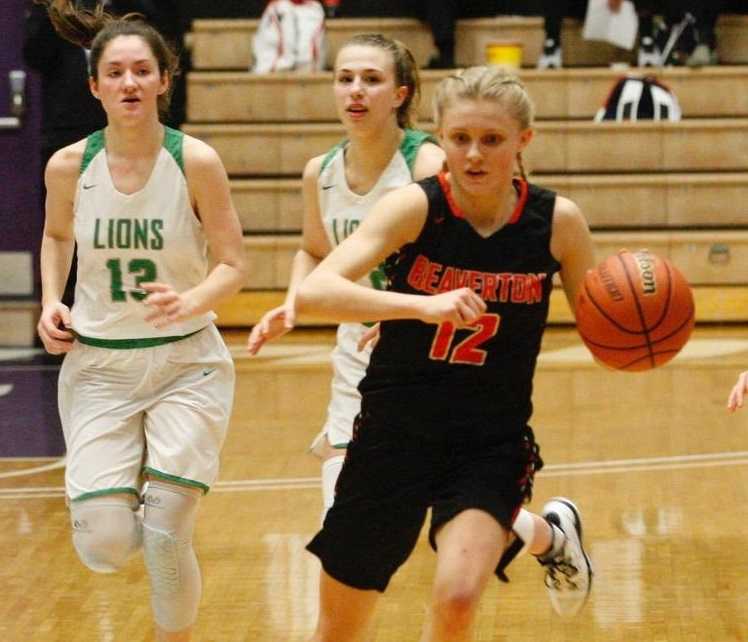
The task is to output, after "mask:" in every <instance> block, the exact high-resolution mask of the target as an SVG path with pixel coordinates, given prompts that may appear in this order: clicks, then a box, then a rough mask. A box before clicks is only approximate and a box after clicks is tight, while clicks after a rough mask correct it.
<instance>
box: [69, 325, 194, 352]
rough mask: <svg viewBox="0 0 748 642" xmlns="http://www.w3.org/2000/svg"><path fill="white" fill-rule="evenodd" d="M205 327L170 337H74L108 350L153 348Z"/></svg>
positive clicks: (76, 335)
mask: <svg viewBox="0 0 748 642" xmlns="http://www.w3.org/2000/svg"><path fill="white" fill-rule="evenodd" d="M204 329H205V328H200V330H195V331H194V332H190V333H189V334H182V335H179V336H171V337H149V338H147V339H96V338H94V337H84V336H82V335H80V334H77V333H76V334H75V338H76V339H77V340H78V341H80V342H81V343H83V344H85V345H87V346H93V347H94V348H109V349H110V350H133V349H135V348H154V347H156V346H162V345H165V344H167V343H174V342H175V341H181V340H182V339H187V338H188V337H191V336H192V335H194V334H197V333H198V332H201V331H202V330H204Z"/></svg>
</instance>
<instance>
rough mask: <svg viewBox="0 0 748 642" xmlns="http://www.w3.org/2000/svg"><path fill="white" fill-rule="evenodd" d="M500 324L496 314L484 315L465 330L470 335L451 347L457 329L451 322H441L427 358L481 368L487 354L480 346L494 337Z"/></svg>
mask: <svg viewBox="0 0 748 642" xmlns="http://www.w3.org/2000/svg"><path fill="white" fill-rule="evenodd" d="M500 324H501V317H500V316H499V315H498V314H484V315H483V316H481V317H479V318H478V319H477V320H476V321H475V322H474V323H473V324H471V326H470V327H469V328H467V330H468V331H469V332H470V334H469V335H468V336H467V337H465V338H464V339H463V340H462V341H460V342H459V343H458V344H457V345H455V346H454V347H453V345H452V344H453V343H454V338H455V333H456V332H457V327H456V326H455V324H454V323H452V322H451V321H443V322H442V323H440V324H439V325H438V326H437V328H436V335H435V336H434V340H433V342H432V343H431V352H430V353H429V358H430V359H434V360H435V361H446V360H449V363H462V364H466V365H470V366H482V365H483V364H484V363H485V362H486V357H487V356H488V353H487V352H486V351H485V350H482V349H481V348H480V346H481V345H482V344H483V343H485V342H486V341H488V340H489V339H490V338H491V337H493V336H495V335H496V333H497V332H498V331H499V325H500Z"/></svg>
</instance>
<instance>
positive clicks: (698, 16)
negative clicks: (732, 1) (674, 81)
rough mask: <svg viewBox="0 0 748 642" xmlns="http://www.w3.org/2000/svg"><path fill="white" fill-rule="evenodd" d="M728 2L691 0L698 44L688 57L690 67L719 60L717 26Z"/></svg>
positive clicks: (712, 63)
mask: <svg viewBox="0 0 748 642" xmlns="http://www.w3.org/2000/svg"><path fill="white" fill-rule="evenodd" d="M726 4H727V3H726V2H725V0H709V1H708V2H707V1H706V0H691V7H690V10H691V13H692V14H693V17H694V19H695V21H696V24H695V29H696V46H695V47H694V49H693V51H692V52H691V54H690V55H689V56H688V58H687V59H686V64H688V66H689V67H702V66H704V65H716V64H717V63H718V62H719V58H718V56H717V36H716V34H715V27H716V25H717V18H719V15H720V13H722V12H723V11H725V9H726Z"/></svg>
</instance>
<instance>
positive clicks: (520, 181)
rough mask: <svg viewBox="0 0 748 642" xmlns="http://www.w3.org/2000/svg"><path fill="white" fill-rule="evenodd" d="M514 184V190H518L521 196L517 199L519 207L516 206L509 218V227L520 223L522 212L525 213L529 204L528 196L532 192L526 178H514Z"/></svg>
mask: <svg viewBox="0 0 748 642" xmlns="http://www.w3.org/2000/svg"><path fill="white" fill-rule="evenodd" d="M512 183H513V184H514V189H516V190H517V194H518V195H519V198H518V199H517V205H515V207H514V211H513V212H512V215H511V216H510V217H509V220H508V221H507V223H508V224H509V225H512V224H514V223H516V222H517V221H519V219H520V216H522V212H524V211H525V204H526V203H527V195H528V193H529V192H530V188H529V185H528V184H527V181H526V180H525V179H524V178H514V179H512Z"/></svg>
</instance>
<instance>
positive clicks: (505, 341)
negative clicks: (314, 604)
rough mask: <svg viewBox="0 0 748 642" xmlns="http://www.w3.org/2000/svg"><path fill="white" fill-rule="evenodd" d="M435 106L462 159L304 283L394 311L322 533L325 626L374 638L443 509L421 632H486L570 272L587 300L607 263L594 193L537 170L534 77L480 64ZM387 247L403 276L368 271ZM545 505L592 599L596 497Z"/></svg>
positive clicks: (550, 575) (337, 313)
mask: <svg viewBox="0 0 748 642" xmlns="http://www.w3.org/2000/svg"><path fill="white" fill-rule="evenodd" d="M435 107H436V109H435V111H436V114H435V117H436V122H437V126H438V129H439V136H440V140H441V144H442V146H443V148H444V151H445V153H446V156H447V167H446V168H445V171H444V172H442V173H441V174H439V175H438V176H436V177H431V178H427V179H425V180H422V181H419V182H418V183H414V184H411V185H409V186H407V187H404V188H401V189H399V190H396V191H394V192H392V193H390V194H388V195H387V196H385V197H384V198H382V200H381V201H379V203H378V204H377V205H376V206H375V207H374V209H373V210H372V211H371V213H370V214H369V217H368V218H367V220H366V221H365V222H364V223H363V224H362V225H361V227H360V228H359V229H358V230H357V231H356V232H355V233H354V234H353V235H352V236H350V237H349V238H348V239H347V240H346V241H345V242H343V243H342V244H341V245H340V246H339V247H338V248H336V249H335V250H334V251H333V252H332V253H331V254H330V255H329V256H328V257H327V258H326V259H325V260H324V261H323V262H322V263H321V264H320V265H319V266H318V268H317V269H316V270H315V271H314V272H312V274H310V275H309V277H307V279H306V280H305V281H304V283H303V284H302V285H301V287H300V289H299V291H298V293H297V306H298V308H299V311H300V312H308V313H313V314H315V315H317V316H319V315H323V316H326V317H329V318H332V319H336V320H338V321H353V320H359V321H360V320H372V321H378V320H381V321H382V323H381V336H380V339H379V342H378V344H377V346H376V348H375V349H374V352H373V354H372V357H371V363H370V366H369V369H368V370H367V374H366V377H365V378H364V380H363V381H362V382H361V384H360V390H361V393H362V396H363V399H362V405H361V413H360V415H359V416H358V417H357V419H356V424H355V427H354V436H353V440H352V441H351V443H350V446H349V449H348V454H347V457H346V460H345V464H344V467H343V471H342V473H341V476H340V478H339V481H338V486H337V494H336V498H335V503H334V505H333V507H332V509H331V510H330V512H329V513H328V515H327V518H326V520H325V523H324V526H323V528H322V530H321V531H320V532H319V533H318V534H317V535H316V536H315V538H314V539H313V540H312V542H311V543H310V544H309V547H308V548H309V550H310V551H311V552H312V553H314V554H315V555H317V556H318V557H319V558H320V559H321V561H322V567H323V571H322V579H321V592H320V600H321V604H320V619H319V623H318V628H317V631H316V633H315V636H314V638H313V640H315V641H332V640H335V642H342V641H345V640H358V639H360V638H361V636H362V635H363V634H364V631H365V630H366V626H367V623H368V621H369V619H370V616H371V615H372V613H373V608H374V606H375V603H376V599H377V596H378V593H379V592H382V591H384V589H385V588H386V586H387V584H388V582H389V580H390V578H391V576H392V575H393V574H394V572H395V571H396V570H397V568H398V567H399V566H400V565H401V564H402V563H403V562H404V561H405V560H406V559H407V558H408V556H409V555H410V553H411V551H412V550H413V547H414V546H415V544H416V540H417V538H418V534H419V532H420V529H421V526H422V524H423V521H424V519H425V516H426V511H427V509H428V508H431V509H432V521H431V528H430V532H429V536H430V541H431V544H432V546H433V547H434V548H435V549H436V550H437V568H436V577H435V581H434V591H433V598H432V605H431V613H430V617H429V619H428V622H427V624H426V626H425V629H424V633H423V637H422V638H421V639H422V642H436V641H447V640H449V642H459V641H462V640H468V639H470V634H471V630H472V625H473V620H474V616H475V613H476V612H477V607H478V603H479V600H480V596H481V594H482V593H483V590H484V588H485V586H486V584H487V582H488V579H489V578H490V576H491V575H492V574H493V572H494V571H495V569H496V567H497V564H498V563H499V560H500V558H501V556H502V553H503V552H504V551H505V549H506V548H507V546H508V545H509V544H510V539H511V536H510V529H511V525H512V520H513V519H514V516H515V515H516V513H517V511H518V510H519V508H520V506H521V505H522V504H523V502H524V501H526V500H527V499H529V497H530V494H531V491H532V484H533V475H534V473H535V471H536V470H538V469H539V468H540V466H541V465H542V462H541V460H540V457H539V453H538V447H537V445H536V444H535V440H534V437H533V433H532V430H531V428H530V426H529V425H528V423H527V422H528V421H529V418H530V415H531V414H532V402H531V393H532V379H533V374H534V370H535V363H536V359H537V355H538V352H539V350H540V344H541V338H542V334H543V330H544V328H545V324H546V317H547V314H548V304H549V297H550V293H551V289H552V285H553V284H552V280H553V275H554V274H555V273H556V272H560V275H561V279H562V282H563V285H564V290H565V293H566V295H567V297H568V299H569V301H570V302H573V301H574V297H575V295H576V291H577V288H578V287H579V285H580V283H581V282H582V280H583V278H584V274H585V272H586V271H587V269H589V268H591V267H592V265H593V249H592V241H591V237H590V234H589V229H588V227H587V224H586V222H585V220H584V217H583V216H582V214H581V212H580V211H579V209H578V208H577V207H576V206H575V205H574V204H573V203H572V202H571V201H568V200H567V199H563V198H560V197H556V195H555V194H553V193H552V192H549V191H547V190H544V189H541V188H539V187H537V186H535V185H531V184H529V183H528V182H527V181H526V180H525V179H524V171H523V167H522V158H521V152H522V150H523V149H524V148H525V147H526V146H527V144H528V143H529V142H530V140H531V139H532V129H531V124H532V105H531V103H530V100H529V97H528V96H527V94H526V92H525V90H524V87H523V86H522V85H521V84H520V83H519V81H518V80H517V79H516V78H514V77H511V76H506V75H505V73H504V72H502V71H501V70H499V69H496V68H486V67H476V68H471V69H468V70H466V71H464V72H461V73H459V74H458V75H455V76H450V77H448V78H447V79H445V80H444V81H443V82H442V83H441V84H440V86H439V89H438V90H437V94H436V97H435ZM516 164H518V165H519V168H520V171H521V172H522V174H523V178H522V179H519V178H515V177H514V176H513V174H514V169H515V166H516ZM384 259H386V270H385V271H386V275H387V277H388V280H389V287H388V290H387V291H374V290H370V289H367V288H363V287H361V286H359V285H358V284H357V283H356V281H357V279H359V278H360V277H361V276H363V275H364V274H366V273H367V270H368V269H370V268H371V267H373V266H375V265H377V264H378V263H379V262H380V261H382V260H384ZM543 515H544V516H545V517H546V519H547V520H548V521H547V522H545V523H544V524H545V526H546V527H547V529H548V537H549V540H548V541H549V550H548V551H547V553H546V554H545V555H542V556H540V558H539V559H540V560H541V562H542V563H544V564H546V568H547V576H546V584H547V585H548V584H551V585H552V586H553V587H554V588H555V590H556V593H555V595H554V593H553V592H552V593H551V599H552V600H554V599H555V600H557V601H559V602H561V603H564V602H567V601H568V602H569V605H571V606H570V608H567V609H566V612H568V613H572V612H576V611H578V610H579V609H580V608H581V606H582V605H583V604H584V600H585V598H586V596H587V594H588V592H589V588H590V584H591V575H592V570H591V564H590V561H589V558H588V557H587V555H586V554H585V552H584V550H583V548H582V545H581V521H580V517H579V513H578V511H577V509H576V507H575V506H574V504H572V503H571V502H569V501H568V500H564V499H562V498H557V499H555V500H552V501H550V502H549V503H548V504H546V506H545V507H544V509H543ZM561 610H562V611H563V609H561Z"/></svg>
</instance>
